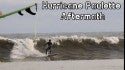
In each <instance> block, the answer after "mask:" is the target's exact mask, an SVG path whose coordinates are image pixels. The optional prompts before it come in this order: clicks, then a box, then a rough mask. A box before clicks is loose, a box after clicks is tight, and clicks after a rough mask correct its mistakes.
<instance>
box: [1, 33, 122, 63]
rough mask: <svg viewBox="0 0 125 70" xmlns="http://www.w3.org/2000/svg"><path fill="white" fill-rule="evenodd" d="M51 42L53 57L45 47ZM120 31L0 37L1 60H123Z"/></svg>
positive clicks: (3, 35) (27, 34)
mask: <svg viewBox="0 0 125 70" xmlns="http://www.w3.org/2000/svg"><path fill="white" fill-rule="evenodd" d="M49 39H51V40H52V43H53V46H52V54H57V55H54V56H47V55H46V54H45V48H46V46H45V45H44V44H45V43H46V42H47V41H48V40H49ZM123 58H124V33H123V32H98V33H97V32H91V33H82V32H78V33H50V34H49V33H38V34H37V36H36V38H34V34H32V33H23V34H17V33H15V34H0V61H3V62H8V61H9V62H13V61H58V60H95V59H123Z"/></svg>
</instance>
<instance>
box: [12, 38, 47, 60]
mask: <svg viewBox="0 0 125 70" xmlns="http://www.w3.org/2000/svg"><path fill="white" fill-rule="evenodd" d="M13 41H14V42H15V45H14V47H13V50H12V51H11V55H10V57H11V58H14V59H23V58H25V57H29V56H31V57H42V56H45V54H43V53H41V52H39V51H38V50H36V49H35V48H34V45H35V44H34V42H33V40H32V39H28V38H26V39H15V40H13Z"/></svg>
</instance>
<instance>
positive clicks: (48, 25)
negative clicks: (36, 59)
mask: <svg viewBox="0 0 125 70" xmlns="http://www.w3.org/2000/svg"><path fill="white" fill-rule="evenodd" d="M42 1H48V2H60V1H59V0H0V11H2V12H3V13H4V14H5V13H8V12H11V11H14V10H18V9H20V8H23V7H25V6H28V5H31V4H34V3H38V17H37V18H36V16H32V15H29V14H27V13H25V12H23V13H24V14H25V15H24V16H20V15H18V14H14V15H12V16H9V17H6V18H4V19H0V33H34V25H35V24H36V27H37V32H39V33H53V32H54V33H56V32H118V31H123V28H124V27H123V25H124V13H123V9H124V0H103V1H105V2H107V1H110V2H112V1H113V2H116V3H117V2H118V3H120V4H121V9H120V10H95V11H94V10H84V9H83V10H76V11H73V10H68V11H66V10H63V11H57V10H55V11H52V10H42V9H41V6H42V3H41V2H42ZM61 1H63V2H76V3H80V2H81V3H84V2H85V1H87V0H66V1H65V0H61ZM89 1H92V2H100V1H102V0H89ZM33 11H34V10H33ZM64 11H65V12H72V11H73V12H75V13H80V14H85V13H89V14H91V13H96V12H102V13H104V14H105V16H106V20H102V21H93V20H92V21H86V20H79V21H74V20H70V21H66V20H63V21H62V20H60V16H61V13H62V12H64Z"/></svg>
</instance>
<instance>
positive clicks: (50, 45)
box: [46, 42, 52, 54]
mask: <svg viewBox="0 0 125 70" xmlns="http://www.w3.org/2000/svg"><path fill="white" fill-rule="evenodd" d="M46 44H47V46H48V47H47V48H46V54H47V52H48V51H49V52H50V54H51V47H52V42H47V43H46Z"/></svg>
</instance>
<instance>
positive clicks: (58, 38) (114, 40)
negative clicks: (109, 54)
mask: <svg viewBox="0 0 125 70" xmlns="http://www.w3.org/2000/svg"><path fill="white" fill-rule="evenodd" d="M48 39H49V38H47V39H45V40H46V41H47V40H48ZM51 39H52V42H53V43H56V44H57V45H60V44H59V41H62V40H67V39H71V40H77V41H79V42H82V40H87V39H89V40H91V41H94V42H95V43H97V44H99V43H101V42H102V41H106V42H108V43H109V44H117V43H118V42H119V38H118V37H113V36H111V37H102V38H98V37H87V36H77V35H72V36H70V37H67V36H55V37H52V38H51Z"/></svg>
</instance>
